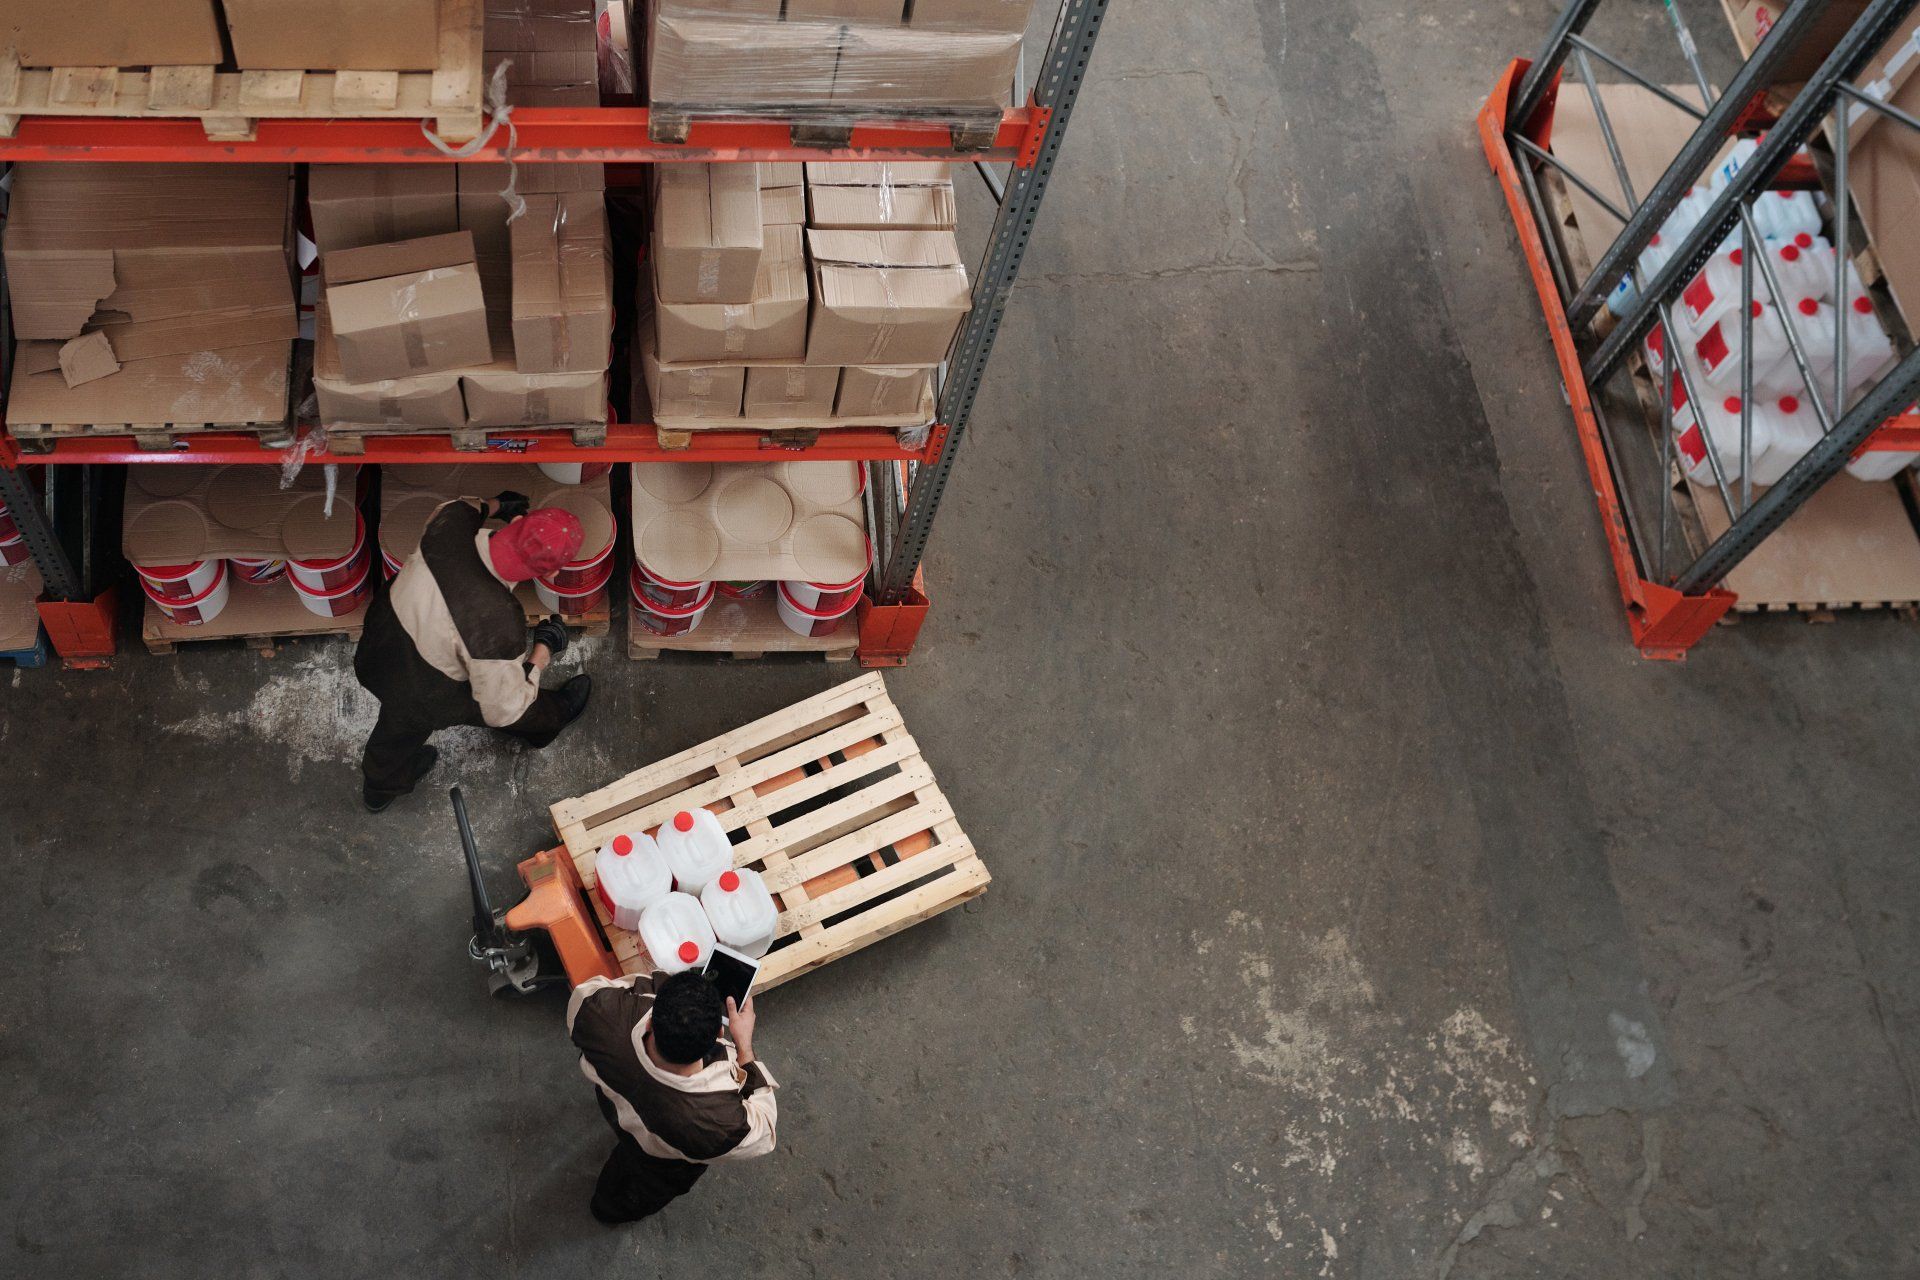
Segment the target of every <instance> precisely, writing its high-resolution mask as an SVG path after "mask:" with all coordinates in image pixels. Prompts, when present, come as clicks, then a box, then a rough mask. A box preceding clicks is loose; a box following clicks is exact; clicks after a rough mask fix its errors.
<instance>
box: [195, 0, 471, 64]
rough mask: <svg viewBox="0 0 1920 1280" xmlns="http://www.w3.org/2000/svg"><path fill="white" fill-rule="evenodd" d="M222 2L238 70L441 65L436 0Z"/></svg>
mask: <svg viewBox="0 0 1920 1280" xmlns="http://www.w3.org/2000/svg"><path fill="white" fill-rule="evenodd" d="M222 3H223V7H224V9H225V10H226V15H227V34H228V36H229V37H230V38H231V39H232V41H233V61H234V64H235V65H236V66H238V67H239V68H240V69H241V70H242V71H432V70H434V69H435V68H436V67H438V66H439V65H440V0H222ZM449 34H451V35H454V36H456V37H457V36H458V33H457V32H453V33H449Z"/></svg>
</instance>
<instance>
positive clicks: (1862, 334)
mask: <svg viewBox="0 0 1920 1280" xmlns="http://www.w3.org/2000/svg"><path fill="white" fill-rule="evenodd" d="M1846 315H1847V394H1848V396H1849V398H1851V397H1852V396H1853V395H1854V394H1855V393H1857V392H1859V391H1860V390H1862V389H1863V388H1865V387H1866V386H1867V385H1868V384H1869V383H1871V382H1873V381H1874V380H1876V379H1877V378H1879V377H1880V375H1881V374H1883V373H1885V372H1886V371H1887V370H1888V369H1890V368H1892V367H1893V362H1894V359H1895V352H1894V349H1893V341H1892V339H1890V338H1888V337H1887V330H1886V327H1885V326H1883V325H1882V324H1881V323H1880V317H1879V316H1877V315H1875V314H1874V311H1873V302H1872V300H1871V299H1869V298H1868V297H1867V295H1866V292H1865V291H1864V290H1861V289H1858V288H1856V289H1855V290H1854V292H1853V294H1852V296H1851V298H1850V299H1849V300H1848V302H1847V312H1846Z"/></svg>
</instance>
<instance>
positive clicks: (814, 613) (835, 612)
mask: <svg viewBox="0 0 1920 1280" xmlns="http://www.w3.org/2000/svg"><path fill="white" fill-rule="evenodd" d="M795 585H796V584H794V583H790V582H777V583H775V584H774V590H775V591H776V592H777V594H776V595H775V596H774V605H775V607H776V608H777V609H778V610H779V612H780V621H782V622H784V623H786V624H787V630H789V631H791V632H793V633H794V634H795V635H799V636H815V637H818V636H830V635H832V634H833V633H834V632H836V631H838V630H839V629H840V624H841V623H842V622H844V621H845V620H846V618H847V616H848V615H849V614H851V613H852V612H853V611H854V609H855V607H856V606H858V605H859V603H860V593H859V592H858V591H855V592H854V593H853V595H852V598H851V599H849V600H848V601H847V602H846V603H845V604H841V605H836V606H834V607H833V608H831V609H818V608H810V607H808V606H807V605H804V604H801V603H800V602H799V601H798V600H796V599H794V596H793V588H794V586H795Z"/></svg>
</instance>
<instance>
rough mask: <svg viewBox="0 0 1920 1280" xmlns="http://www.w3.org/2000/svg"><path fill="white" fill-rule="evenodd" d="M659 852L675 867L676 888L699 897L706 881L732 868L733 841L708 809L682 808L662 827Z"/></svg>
mask: <svg viewBox="0 0 1920 1280" xmlns="http://www.w3.org/2000/svg"><path fill="white" fill-rule="evenodd" d="M659 840H660V852H662V853H664V854H666V855H667V866H668V867H670V868H672V870H673V887H674V888H676V889H678V890H679V891H680V892H681V893H690V894H694V895H696V896H698V894H699V893H700V891H701V890H702V889H704V888H706V887H707V881H709V880H711V879H713V878H714V877H715V876H717V875H719V874H720V873H721V872H722V871H728V870H731V869H732V867H733V842H732V841H730V840H728V839H727V829H726V828H725V827H723V826H721V825H720V819H718V818H716V817H714V816H713V815H712V814H711V813H709V812H708V811H707V810H705V809H682V810H681V811H680V812H679V813H676V814H674V815H673V816H672V817H671V818H669V819H667V820H666V822H664V823H662V824H661V827H660V835H659Z"/></svg>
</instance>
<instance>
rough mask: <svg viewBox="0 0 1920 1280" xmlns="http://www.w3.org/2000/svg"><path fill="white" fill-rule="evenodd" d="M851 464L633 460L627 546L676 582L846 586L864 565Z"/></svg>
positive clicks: (856, 472)
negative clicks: (630, 535)
mask: <svg viewBox="0 0 1920 1280" xmlns="http://www.w3.org/2000/svg"><path fill="white" fill-rule="evenodd" d="M861 487H862V486H861V483H860V466H859V464H858V463H851V462H755V463H718V464H716V463H684V462H637V463H635V464H634V465H633V488H632V511H633V549H634V554H635V555H637V556H638V557H639V558H640V562H641V563H642V564H644V565H646V566H647V568H649V569H650V570H652V571H653V572H655V573H657V574H660V575H661V576H662V577H666V578H671V579H673V580H674V581H676V582H700V581H708V580H712V579H726V580H735V581H738V580H752V579H760V578H769V579H783V580H786V581H798V582H846V581H848V580H850V579H852V578H855V577H858V576H859V575H860V574H861V573H863V572H865V570H866V568H867V560H868V555H867V550H868V548H867V534H866V525H865V521H866V512H865V508H864V506H863V505H862V502H861Z"/></svg>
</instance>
